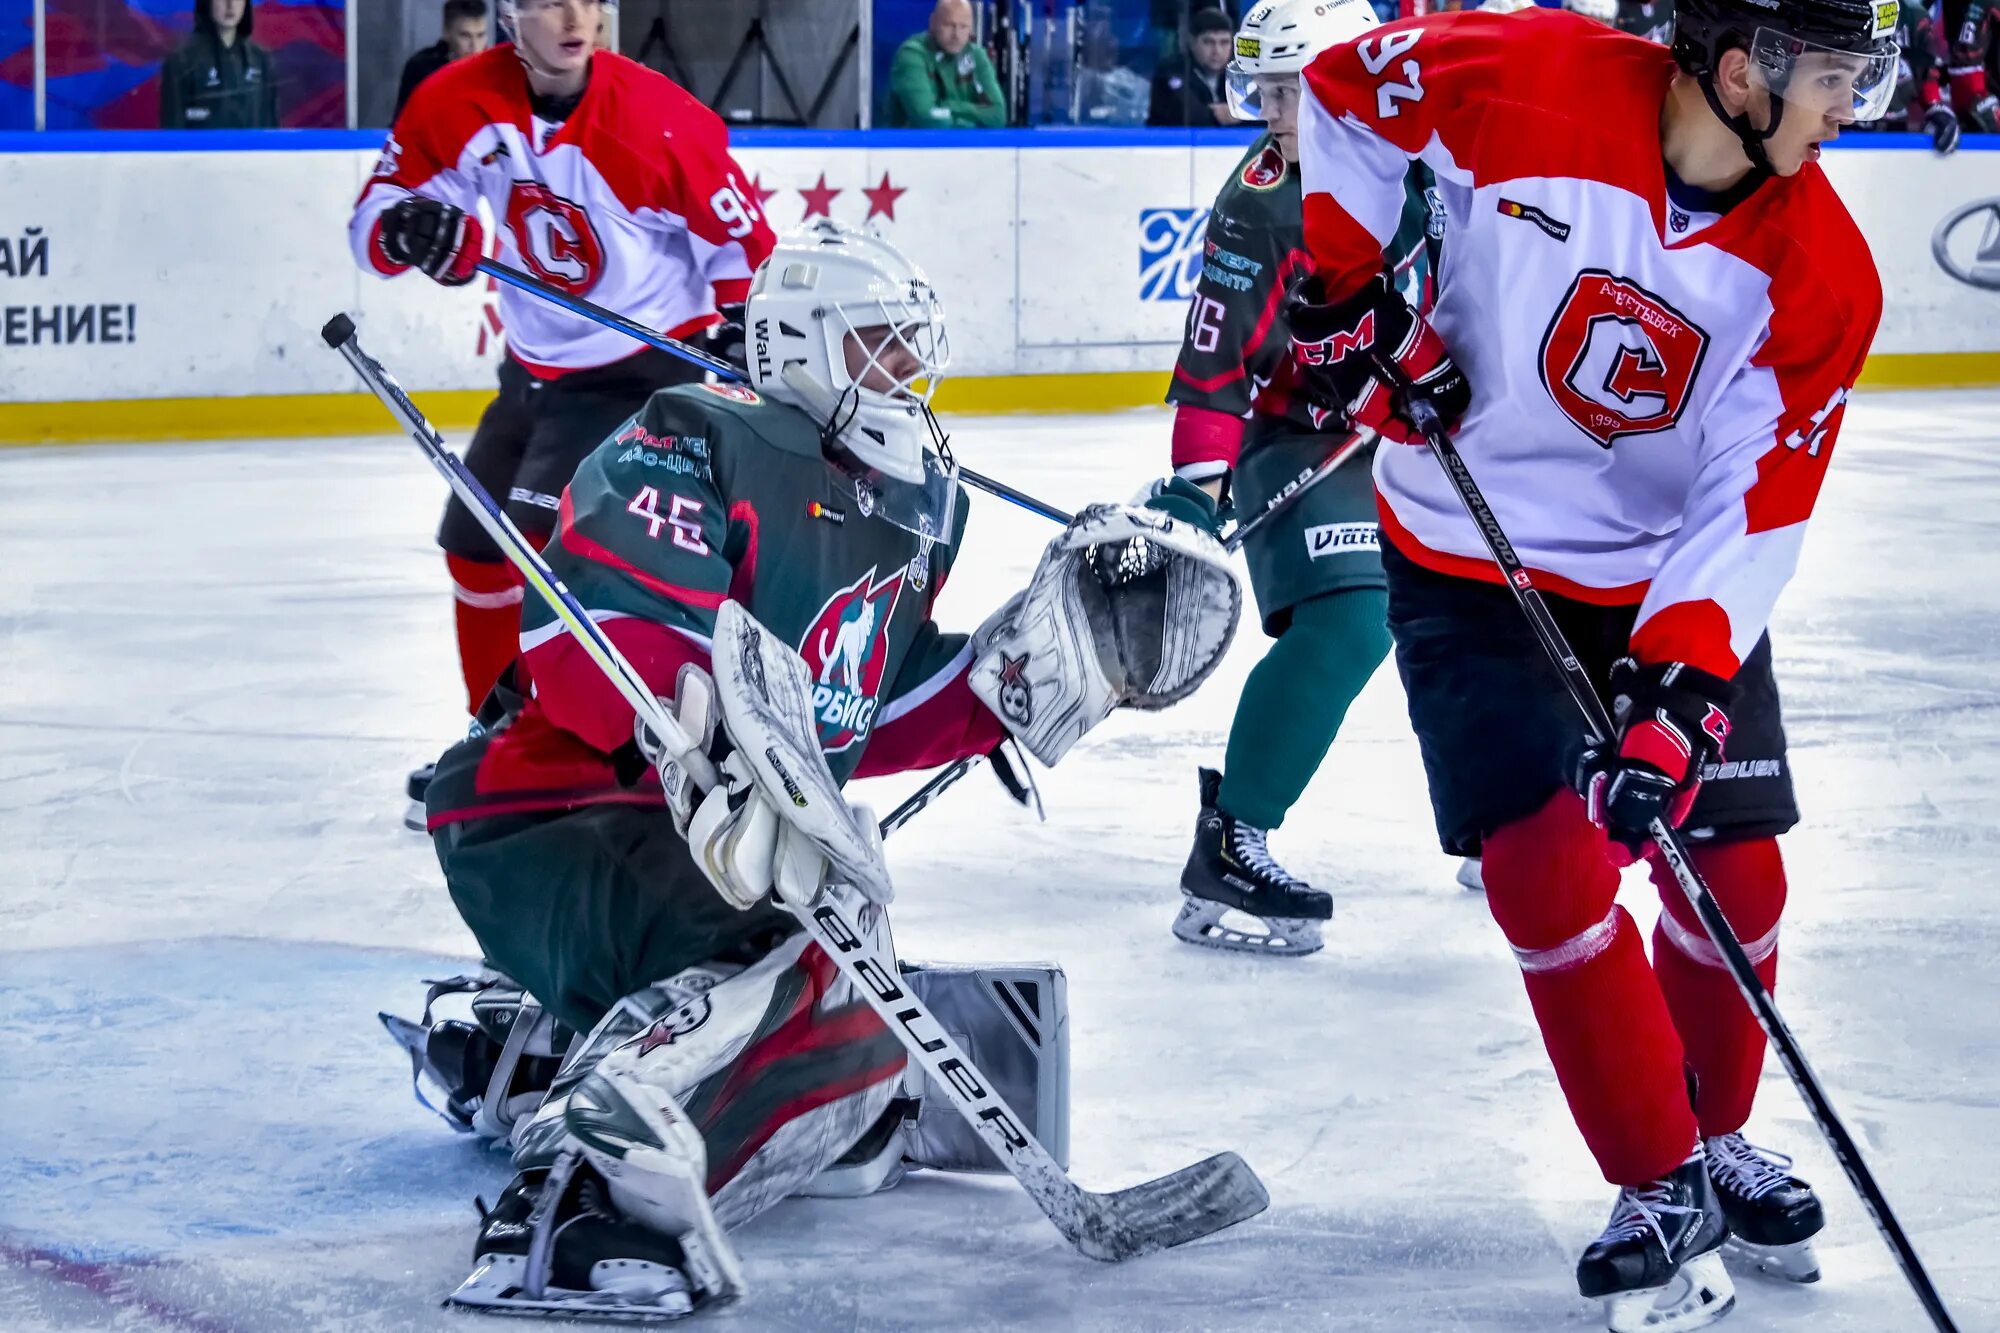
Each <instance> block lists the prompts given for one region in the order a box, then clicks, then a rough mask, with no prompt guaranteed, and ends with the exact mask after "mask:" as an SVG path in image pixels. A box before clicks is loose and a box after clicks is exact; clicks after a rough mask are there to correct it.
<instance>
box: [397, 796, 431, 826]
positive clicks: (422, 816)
mask: <svg viewBox="0 0 2000 1333" xmlns="http://www.w3.org/2000/svg"><path fill="white" fill-rule="evenodd" d="M403 827H404V828H406V829H408V830H409V831H410V832H412V833H429V832H430V831H431V826H430V815H429V814H428V812H426V811H425V809H424V803H423V802H422V801H411V802H410V803H409V804H408V805H407V806H405V807H403Z"/></svg>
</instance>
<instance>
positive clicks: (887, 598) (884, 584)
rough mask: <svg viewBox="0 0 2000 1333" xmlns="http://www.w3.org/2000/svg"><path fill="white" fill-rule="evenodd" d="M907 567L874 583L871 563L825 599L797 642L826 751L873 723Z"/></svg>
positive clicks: (831, 751)
mask: <svg viewBox="0 0 2000 1333" xmlns="http://www.w3.org/2000/svg"><path fill="white" fill-rule="evenodd" d="M905 572H906V571H905V569H904V567H903V566H901V565H898V566H897V567H896V570H895V572H894V573H892V574H890V575H889V576H888V577H887V578H885V579H883V580H882V581H881V582H879V583H877V582H876V581H875V570H874V569H873V568H870V569H869V571H868V572H867V573H866V574H863V575H862V576H861V577H860V578H858V579H856V580H855V581H854V582H853V583H850V584H848V585H847V586H846V587H845V588H842V589H841V590H840V591H839V592H837V593H835V594H834V595H833V596H831V597H829V598H828V599H827V602H826V605H825V606H822V607H821V608H820V609H819V615H818V616H816V617H815V618H814V619H813V622H812V624H811V625H810V626H808V627H807V629H806V636H805V640H804V642H802V643H800V644H799V656H801V657H803V658H805V660H806V668H807V669H808V670H809V671H811V672H812V677H813V696H812V706H813V715H814V716H815V717H816V718H817V719H818V722H819V748H820V749H822V750H824V751H825V752H826V753H828V754H838V753H840V752H841V751H842V750H845V749H846V748H847V747H848V746H850V745H853V744H855V743H856V742H858V741H860V740H861V738H862V737H864V736H866V735H867V734H868V728H869V727H871V726H873V725H874V723H875V707H876V704H875V695H876V693H877V691H879V690H880V689H881V687H882V672H883V670H884V669H885V668H886V667H887V665H888V661H889V622H890V620H891V619H893V618H894V616H895V614H896V599H897V598H898V597H900V596H901V595H902V592H903V575H904V573H905Z"/></svg>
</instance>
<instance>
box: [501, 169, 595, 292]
mask: <svg viewBox="0 0 2000 1333" xmlns="http://www.w3.org/2000/svg"><path fill="white" fill-rule="evenodd" d="M507 229H508V230H509V231H511V232H513V233H514V244H515V246H516V247H517V248H518V249H519V250H520V252H521V257H522V258H523V259H525V260H527V261H528V267H529V268H531V269H533V270H534V273H535V276H536V277H538V278H540V279H541V280H542V281H543V282H546V283H549V284H551V285H552V286H556V287H560V288H562V289H563V290H564V291H566V292H568V293H569V294H570V295H571V296H582V295H583V294H584V293H585V292H587V291H589V290H590V289H591V288H592V287H593V286H595V285H596V283H597V280H598V278H599V277H601V276H602V275H603V273H604V243H603V242H602V241H600V240H598V238H597V229H596V228H595V227H593V226H591V225H590V215H589V214H587V213H585V212H584V211H583V209H582V208H581V207H580V206H579V205H577V204H576V203H575V202H574V201H572V200H569V199H565V198H563V197H562V196H561V195H559V194H557V193H556V192H555V191H554V190H551V189H550V188H549V187H548V186H546V185H543V184H542V183H541V182H540V181H515V182H514V188H513V189H512V190H511V191H509V192H508V195H507Z"/></svg>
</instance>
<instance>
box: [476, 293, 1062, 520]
mask: <svg viewBox="0 0 2000 1333" xmlns="http://www.w3.org/2000/svg"><path fill="white" fill-rule="evenodd" d="M479 272H481V273H484V274H485V275H486V276H488V277H489V278H496V279H498V280H499V281H501V282H504V283H506V284H508V285H509V286H511V287H519V288H520V289H521V290H522V291H524V292H532V293H533V294H534V295H536V296H539V297H541V298H542V299H543V300H544V301H548V302H550V303H551V304H554V305H559V306H561V307H562V308H563V309H565V310H567V311H569V312H570V313H571V314H573V315H581V316H583V317H584V318H585V319H589V320H595V321H596V322H597V323H599V324H602V325H603V326H604V327H605V328H607V329H616V330H617V331H618V332H620V333H622V334H624V335H625V336H626V337H628V338H634V339H637V340H638V341H639V342H642V343H645V344H646V345H647V346H648V347H657V348H659V349H660V350H661V351H662V352H665V353H667V354H668V355H670V356H677V357H679V358H680V359H681V360H683V361H685V362H687V363H688V364H690V365H695V366H700V367H701V368H702V369H703V370H706V371H707V372H708V373H709V374H711V375H719V376H721V377H722V378H723V379H725V380H728V381H730V382H731V383H734V384H744V383H748V382H749V379H750V376H749V373H748V372H747V371H745V370H744V369H743V367H741V366H739V365H737V364H736V363H735V362H733V361H725V360H723V359H722V358H721V357H719V356H711V355H710V354H709V353H707V352H704V351H702V350H701V349H699V348H696V347H690V346H688V345H687V344H686V343H684V342H681V341H680V340H678V339H676V338H669V337H668V336H667V335H666V334H664V333H661V332H659V331H658V330H656V329H649V328H647V327H646V326H645V325H644V324H641V323H639V322H638V321H636V320H630V319H627V318H625V316H623V315H621V314H618V313H617V312H616V311H612V310H606V309H605V308H604V307H603V306H601V305H598V304H597V303H596V302H595V301H586V300H584V299H583V298H582V297H581V296H571V295H570V294H569V293H568V292H566V291H564V290H563V289H562V288H560V287H556V286H553V285H551V284H549V283H546V282H543V281H542V280H541V279H540V278H537V277H535V276H534V275H533V274H529V273H523V272H522V271H521V270H520V269H517V268H514V267H512V266H510V265H507V264H503V263H501V262H500V261H499V260H497V259H482V260H480V261H479ZM958 475H959V476H960V477H961V478H962V479H963V480H964V481H965V483H966V484H967V485H969V486H976V487H978V488H979V489H980V490H982V491H985V492H986V493H987V494H988V495H997V496H998V497H1000V498H1001V499H1002V500H1006V501H1009V502H1011V503H1013V504H1017V505H1019V506H1021V508H1023V509H1025V510H1028V511H1029V512H1030V513H1034V514H1040V515H1041V516H1042V517H1043V518H1046V519H1051V520H1053V521H1055V522H1057V523H1060V524H1062V525H1063V526H1064V527H1068V526H1069V521H1070V515H1068V514H1066V513H1064V512H1063V511H1062V510H1060V509H1058V508H1056V507H1055V506H1054V505H1052V504H1045V503H1044V502H1042V501H1040V500H1037V499H1036V498H1035V497H1034V496H1032V495H1029V494H1028V493H1027V492H1026V491H1018V490H1015V489H1014V488H1013V487H1012V486H1009V485H1008V484H1007V483H1006V482H1004V481H995V480H994V479H993V478H991V477H989V476H986V475H984V474H983V473H979V472H975V471H973V470H972V469H971V468H969V467H966V466H965V465H964V464H962V463H961V464H959V467H958Z"/></svg>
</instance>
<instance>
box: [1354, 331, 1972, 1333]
mask: <svg viewBox="0 0 2000 1333" xmlns="http://www.w3.org/2000/svg"><path fill="white" fill-rule="evenodd" d="M1384 370H1385V372H1386V373H1388V374H1389V375H1391V376H1392V377H1393V376H1394V375H1395V373H1396V368H1395V367H1393V366H1385V367H1384ZM1392 382H1393V380H1392ZM1409 411H1410V415H1411V417H1412V418H1413V419H1414V421H1415V423H1416V426H1417V429H1418V430H1420V431H1422V432H1423V436H1424V442H1425V443H1426V444H1428V445H1429V446H1430V450H1431V453H1432V454H1433V455H1435V456H1436V458H1437V461H1438V465H1439V466H1440V467H1442V468H1443V469H1444V473H1445V476H1446V477H1447V478H1449V479H1450V481H1451V484H1452V487H1453V489H1455V490H1456V491H1457V492H1458V498H1459V500H1460V502H1461V503H1462V504H1464V506H1465V512H1466V514H1467V516H1468V517H1470V518H1471V519H1472V525H1473V526H1474V527H1476V528H1478V529H1479V535H1480V537H1481V538H1482V539H1483V540H1484V541H1485V543H1486V549H1487V550H1488V551H1489V552H1491V553H1492V556H1493V563H1494V564H1496V565H1498V566H1499V567H1500V571H1501V573H1502V574H1504V575H1505V576H1506V579H1505V582H1506V584H1507V587H1508V589H1509V590H1510V591H1511V592H1512V593H1513V594H1514V600H1515V602H1517V603H1518V604H1519V605H1520V607H1521V613H1522V614H1523V615H1525V616H1526V617H1527V618H1528V625H1529V627H1530V628H1531V629H1533V630H1534V632H1535V637H1536V638H1537V639H1538V640H1540V641H1541V645H1542V649H1543V651H1545V652H1547V653H1548V655H1549V659H1550V660H1551V661H1552V662H1554V663H1555V667H1556V670H1557V671H1559V672H1560V673H1561V674H1562V678H1563V683H1564V684H1565V685H1566V686H1568V687H1569V693H1570V697H1571V698H1572V699H1573V700H1574V701H1575V702H1576V706H1577V708H1578V710H1579V711H1580V712H1582V714H1583V724H1584V730H1585V732H1586V733H1588V735H1589V737H1590V740H1591V742H1592V743H1593V744H1596V743H1599V742H1601V741H1604V740H1607V739H1609V738H1610V737H1611V736H1612V735H1613V734H1614V730H1613V727H1612V724H1611V715H1610V714H1609V713H1607V712H1606V711H1605V708H1604V701H1603V700H1602V699H1600V698H1598V697H1597V691H1596V689H1595V688H1594V687H1592V685H1591V683H1590V677H1589V675H1588V674H1587V673H1585V671H1584V669H1583V664H1582V663H1581V662H1579V661H1578V660H1577V657H1576V654H1575V652H1573V651H1572V650H1571V649H1570V646H1569V643H1568V641H1567V640H1565V639H1564V638H1563V633H1562V630H1561V629H1560V628H1559V627H1558V626H1557V625H1556V620H1555V615H1554V613H1553V612H1551V611H1550V610H1549V604H1548V602H1547V601H1545V600H1543V597H1542V593H1541V590H1540V589H1539V588H1537V587H1536V586H1535V582H1534V576H1533V575H1531V574H1529V572H1528V570H1527V567H1526V566H1524V565H1523V564H1522V563H1521V557H1520V556H1518V555H1516V554H1515V552H1514V546H1513V543H1511V542H1509V541H1508V540H1507V533H1506V530H1505V529H1503V528H1502V527H1501V526H1500V520H1499V519H1497V518H1495V517H1494V516H1493V510H1492V509H1491V507H1489V506H1488V505H1487V503H1486V497H1485V495H1483V494H1482V493H1481V492H1480V489H1479V484H1478V483H1477V482H1475V481H1474V480H1473V479H1472V472H1471V470H1470V469H1468V468H1467V467H1466V466H1465V459H1464V458H1463V457H1461V456H1460V454H1459V452H1458V446H1457V445H1455V444H1453V443H1452V442H1451V437H1450V436H1449V435H1447V434H1446V433H1445V431H1444V426H1443V423H1442V422H1440V421H1439V420H1438V415H1437V409H1436V408H1434V407H1432V406H1431V405H1430V403H1429V402H1428V401H1426V400H1425V399H1423V398H1420V397H1415V396H1414V395H1413V396H1412V398H1411V401H1410V404H1409ZM1648 832H1649V833H1650V834H1651V835H1652V839H1653V843H1654V845H1656V846H1657V847H1658V848H1659V849H1660V855H1661V857H1662V858H1663V859H1664V860H1665V861H1666V863H1667V867H1668V868H1669V869H1670V870H1672V871H1673V874H1674V879H1675V880H1677V881H1678V882H1679V883H1680V887H1681V892H1682V893H1683V894H1685V895H1686V896H1687V900H1688V902H1689V904H1690V905H1691V906H1693V908H1694V910H1695V912H1696V914H1697V915H1699V916H1700V917H1701V924H1702V926H1703V927H1704V928H1705V929H1706V930H1707V931H1708V938H1709V939H1710V940H1711V941H1712V942H1713V943H1714V945H1715V948H1716V951H1717V952H1718V953H1720V954H1721V955H1722V960H1723V962H1724V963H1725V964H1726V965H1727V966H1728V968H1729V974H1730V975H1731V976H1732V977H1734V978H1735V979H1736V989H1737V990H1739V991H1741V992H1742V994H1743V1001H1744V1003H1746V1004H1748V1005H1749V1006H1750V1012H1751V1013H1752V1014H1753V1015H1755V1016H1756V1019H1757V1024H1758V1026H1759V1027H1761V1028H1763V1029H1764V1035H1765V1036H1767V1037H1769V1038H1770V1039H1771V1046H1772V1049H1774V1050H1776V1051H1777V1053H1778V1062H1779V1063H1780V1064H1782V1065H1783V1066H1784V1067H1785V1072H1786V1073H1787V1074H1789V1075H1791V1079H1792V1086H1793V1087H1795V1088H1797V1089H1798V1090H1799V1096H1800V1098H1802V1099H1803V1100H1804V1101H1805V1104H1806V1109H1807V1110H1808V1111H1810V1112H1812V1118H1813V1121H1814V1122H1815V1123H1816V1124H1818V1126H1819V1132H1820V1134H1821V1135H1823V1136H1824V1137H1825V1139H1826V1142H1827V1146H1828V1147H1830V1148H1832V1149H1833V1155H1834V1157H1835V1158H1837V1159H1838V1160H1839V1162H1840V1166H1841V1169H1842V1170H1843V1171H1845V1172H1847V1178H1848V1180H1849V1181H1850V1182H1852V1183H1853V1185H1854V1189H1855V1192H1856V1193H1857V1194H1859V1195H1860V1196H1861V1205H1862V1207H1863V1208H1865V1209H1867V1211H1868V1216H1869V1218H1870V1219H1871V1220H1872V1221H1873V1222H1874V1223H1875V1229H1876V1230H1877V1231H1878V1232H1880V1233H1881V1235H1882V1239H1883V1240H1884V1241H1886V1242H1887V1243H1888V1245H1889V1249H1890V1251H1891V1252H1892V1253H1893V1254H1894V1255H1895V1257H1896V1263H1897V1265H1898V1266H1899V1267H1901V1268H1902V1270H1903V1276H1904V1277H1905V1278H1906V1279H1908V1280H1909V1284H1910V1289H1911V1290H1912V1291H1914V1292H1915V1293H1916V1297H1917V1302H1918V1304H1920V1305H1922V1306H1923V1307H1924V1313H1925V1314H1927V1315H1929V1316H1930V1320H1931V1323H1932V1325H1933V1326H1934V1327H1935V1328H1937V1330H1938V1333H1957V1328H1958V1326H1957V1325H1956V1324H1954V1323H1953V1322H1952V1319H1951V1314H1950V1312H1949V1311H1947V1310H1946V1309H1945V1306H1944V1298H1943V1297H1942V1296H1940V1295H1939V1294H1938V1290H1937V1287H1936V1286H1934V1285H1933V1284H1932V1282H1931V1276H1930V1274H1929V1273H1928V1272H1927V1271H1925V1269H1924V1261H1923V1260H1922V1259H1921V1258H1919V1257H1918V1256H1917V1251H1916V1247H1915V1246H1914V1245H1912V1244H1911V1243H1910V1238H1909V1236H1908V1235H1906V1234H1905V1233H1904V1231H1903V1226H1902V1223H1901V1222H1899V1221H1897V1220H1896V1214H1895V1211H1894V1210H1893V1209H1891V1208H1890V1207H1889V1200H1888V1197H1887V1196H1886V1195H1884V1194H1883V1193H1882V1187H1881V1186H1880V1185H1878V1184H1877V1183H1876V1181H1875V1173H1874V1172H1873V1171H1871V1170H1869V1168H1868V1163H1867V1161H1865V1160H1864V1159H1863V1158H1862V1156H1861V1148H1860V1146H1859V1145H1858V1144H1856V1143H1855V1142H1854V1136H1853V1135H1851V1134H1849V1133H1848V1132H1847V1126H1846V1125H1845V1124H1843V1123H1841V1119H1840V1114H1839V1112H1837V1111H1835V1110H1834V1109H1833V1102H1832V1101H1831V1100H1830V1099H1829V1098H1828V1097H1827V1095H1826V1089H1825V1088H1824V1087H1822V1086H1821V1084H1820V1081H1819V1075H1817V1074H1815V1073H1814V1072H1813V1069H1812V1066H1811V1065H1809V1064H1807V1063H1806V1054H1805V1052H1804V1051H1803V1050H1802V1049H1800V1047H1799V1043H1798V1038H1796V1037H1794V1036H1793V1035H1792V1031H1791V1029H1790V1028H1789V1027H1787V1026H1786V1025H1785V1019H1784V1015H1783V1014H1781V1013H1779V1012H1778V1004H1777V1001H1775V1000H1773V999H1772V998H1771V992H1770V991H1769V990H1767V989H1765V986H1764V981H1763V979H1762V978H1761V977H1759V976H1758V975H1757V969H1756V968H1755V967H1754V966H1753V965H1752V964H1751V962H1750V957H1749V955H1748V954H1746V953H1744V952H1743V944H1742V942H1741V941H1740V940H1738V939H1737V938H1736V931H1735V930H1734V929H1733V928H1732V927H1731V926H1730V924H1729V918H1728V917H1726V916H1724V915H1723V912H1722V906H1721V904H1719V903H1717V902H1716V901H1715V895H1714V894H1713V893H1711V892H1710V891H1709V887H1708V885H1707V884H1705V883H1703V882H1702V878H1701V875H1700V874H1699V873H1698V872H1697V871H1696V870H1695V868H1694V862H1693V861H1692V860H1691V859H1690V858H1689V856H1688V850H1687V844H1686V843H1685V842H1683V841H1682V840H1681V835H1680V834H1679V833H1677V832H1675V831H1674V829H1673V827H1672V826H1671V825H1669V824H1668V823H1667V821H1666V820H1664V819H1656V820H1654V821H1653V823H1652V827H1651V828H1650V829H1649V830H1648Z"/></svg>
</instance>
